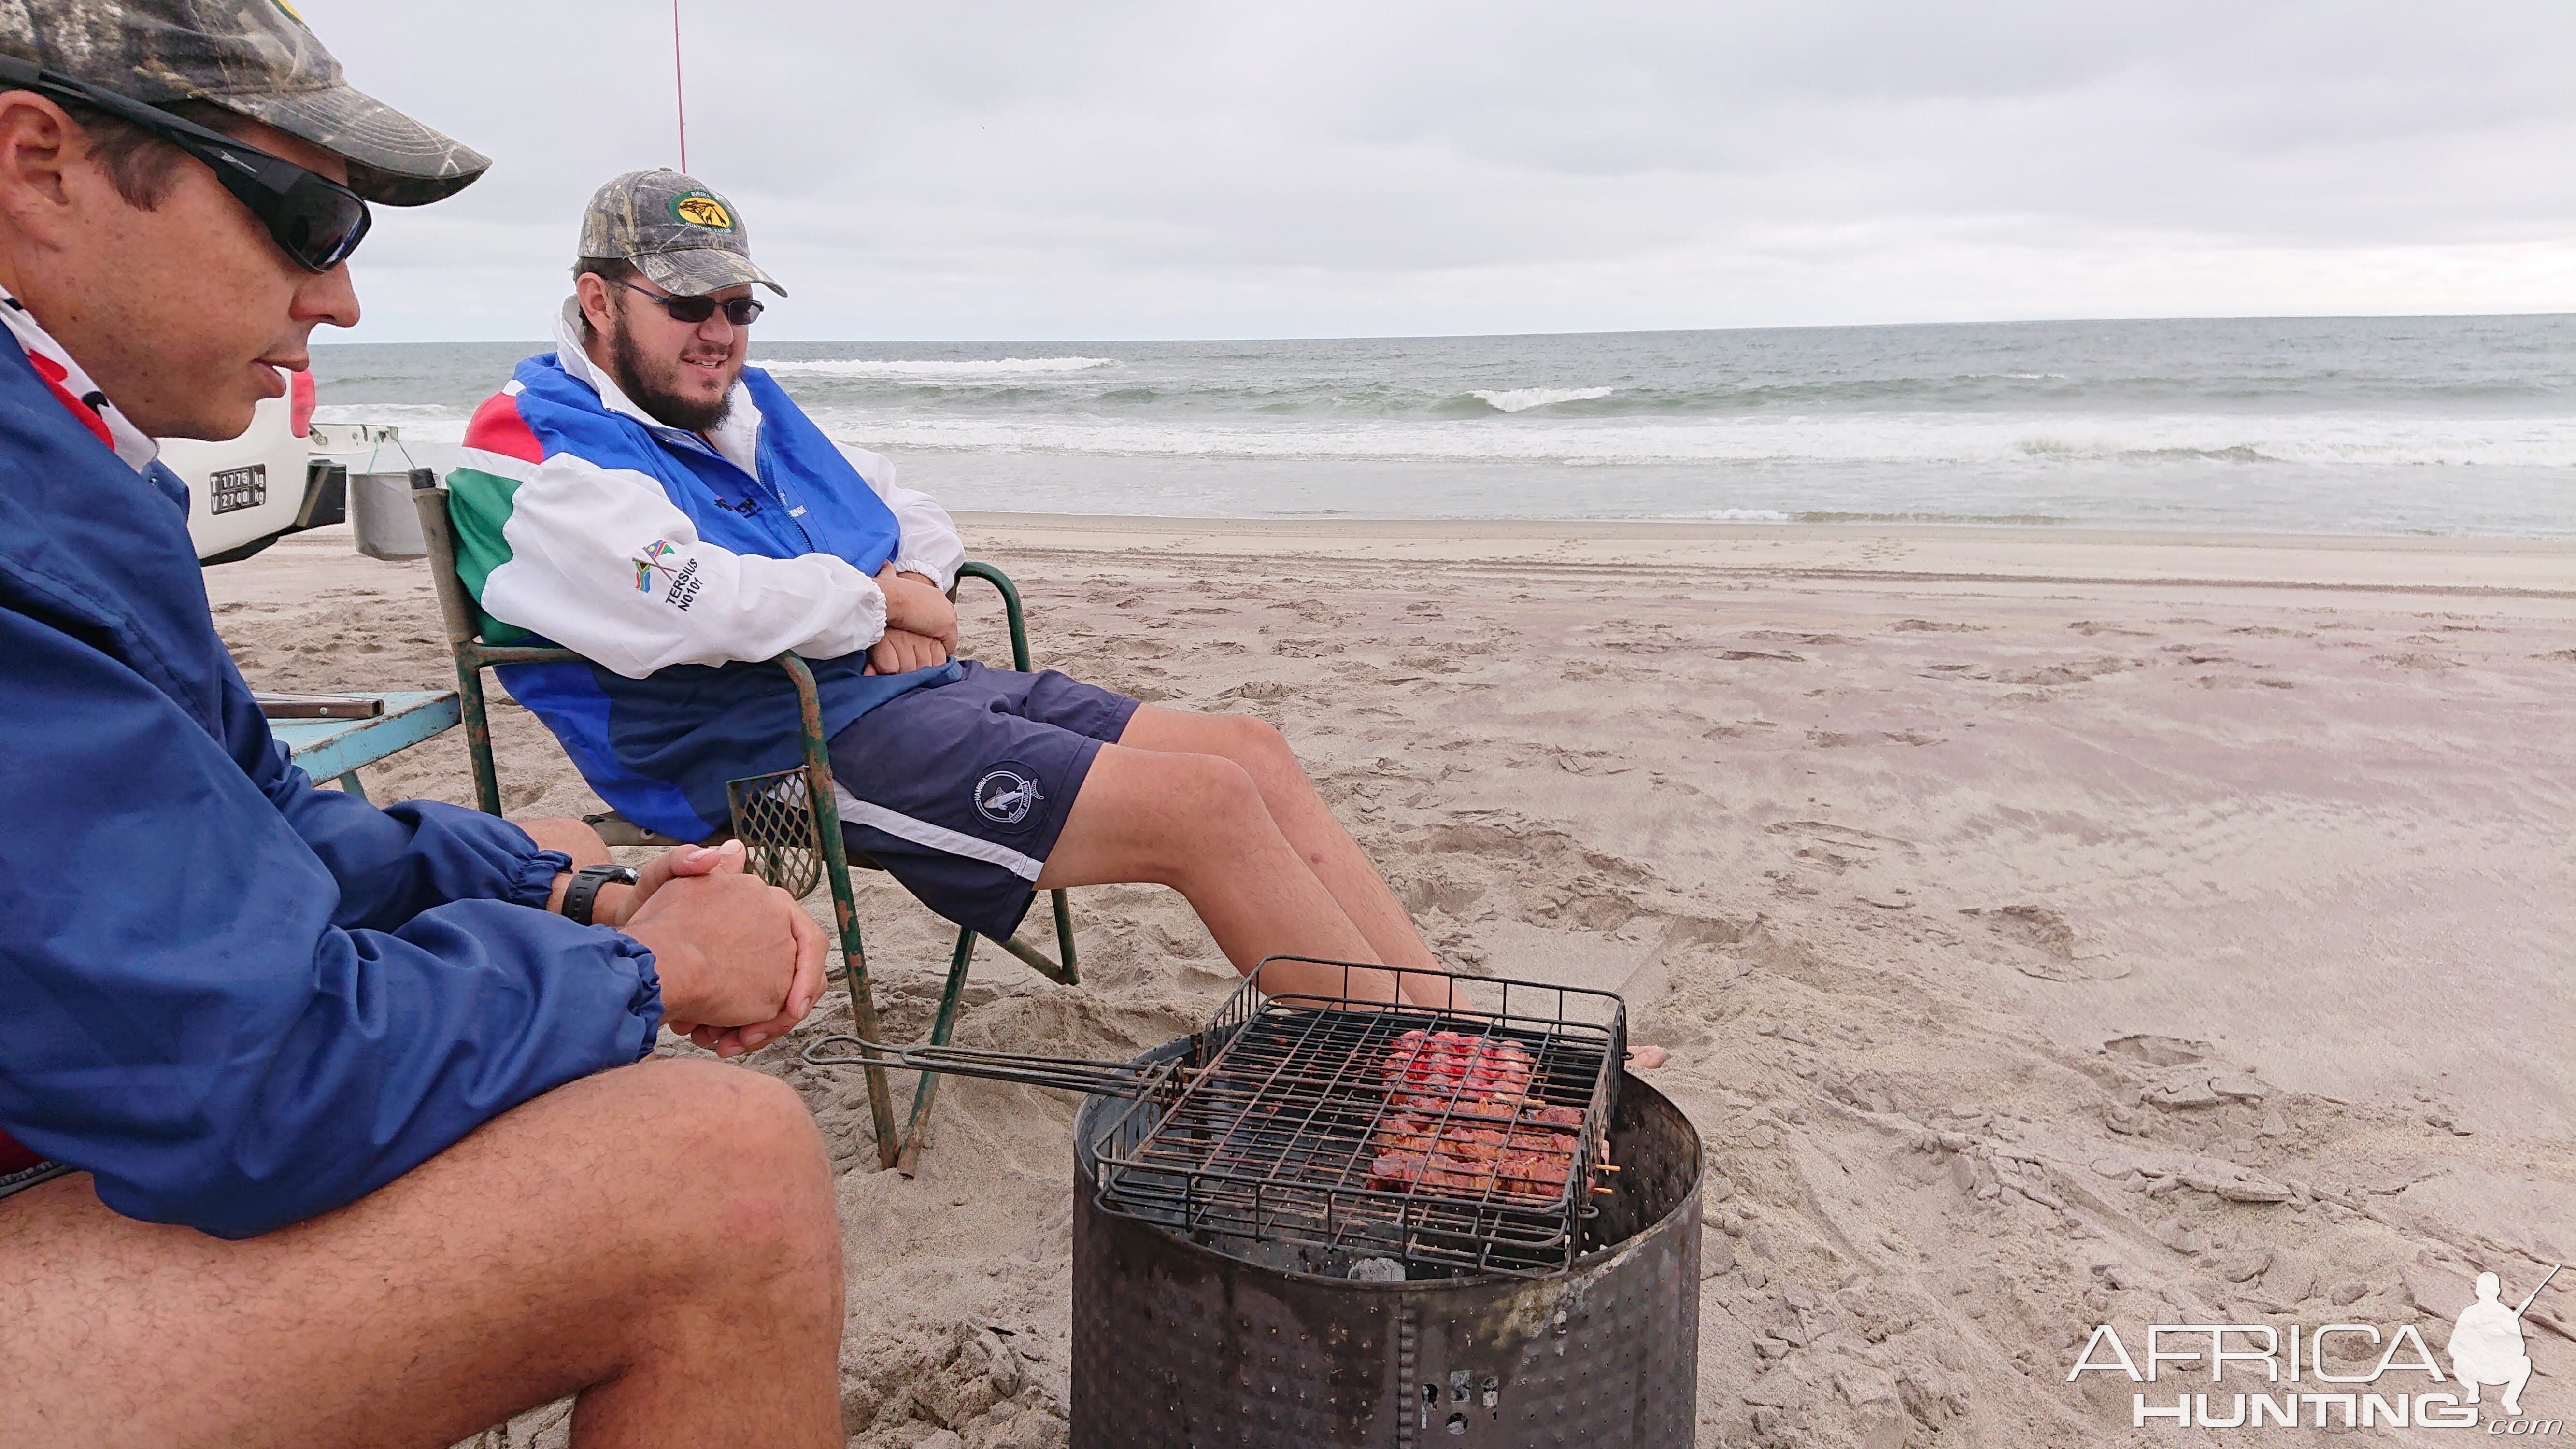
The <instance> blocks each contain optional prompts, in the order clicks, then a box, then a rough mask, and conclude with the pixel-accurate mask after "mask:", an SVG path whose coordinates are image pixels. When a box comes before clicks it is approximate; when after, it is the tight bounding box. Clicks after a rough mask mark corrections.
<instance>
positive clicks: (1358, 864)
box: [1118, 704, 1446, 1005]
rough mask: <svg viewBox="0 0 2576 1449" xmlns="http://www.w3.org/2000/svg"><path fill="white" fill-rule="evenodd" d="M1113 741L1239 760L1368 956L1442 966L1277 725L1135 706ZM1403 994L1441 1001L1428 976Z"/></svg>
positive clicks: (1242, 717)
mask: <svg viewBox="0 0 2576 1449" xmlns="http://www.w3.org/2000/svg"><path fill="white" fill-rule="evenodd" d="M1118 743H1120V744H1122V745H1125V746H1127V747H1128V748H1130V749H1141V750H1177V751H1183V752H1188V753H1195V754H1208V755H1219V756H1222V757H1224V758H1226V759H1229V760H1232V761H1234V762H1235V763H1236V764H1238V765H1241V766H1242V767H1243V769H1244V773H1246V774H1248V775H1250V776H1251V777H1252V780H1253V783H1254V784H1255V785H1257V786H1259V787H1260V790H1261V802H1262V804H1263V805H1264V806H1265V807H1266V808H1267V809H1268V810H1269V812H1270V818H1271V819H1272V820H1273V821H1274V822H1276V823H1277V825H1278V827H1279V833H1280V834H1282V835H1284V836H1286V837H1287V839H1288V842H1289V844H1290V845H1291V846H1292V847H1293V848H1295V850H1296V852H1297V856H1298V859H1299V860H1300V861H1302V862H1304V864H1305V867H1306V868H1307V869H1308V870H1310V871H1312V872H1313V873H1314V876H1315V879H1316V880H1318V881H1320V882H1322V883H1323V886H1324V889H1325V890H1327V891H1330V892H1331V893H1332V896H1333V899H1334V900H1335V901H1336V902H1338V903H1339V904H1340V906H1341V908H1342V914H1344V915H1346V916H1348V917H1349V918H1350V920H1351V924H1353V925H1355V926H1357V927H1358V928H1359V930H1360V934H1361V935H1363V936H1365V937H1367V938H1368V943H1369V946H1370V947H1371V948H1372V949H1373V950H1374V951H1375V952H1376V953H1377V954H1376V955H1375V957H1373V958H1372V959H1374V960H1378V961H1383V962H1385V963H1387V964H1388V965H1390V966H1407V967H1412V968H1413V969H1415V970H1421V971H1438V970H1441V969H1443V968H1442V967H1441V965H1440V962H1439V960H1438V958H1436V957H1434V956H1433V955H1432V954H1431V947H1430V945H1429V944H1428V943H1427V942H1425V941H1424V940H1423V939H1422V932H1421V931H1420V930H1419V929H1417V928H1416V927H1415V926H1414V924H1413V918H1412V917H1411V916H1408V915H1406V914H1405V911H1404V907H1403V906H1402V905H1400V904H1398V903H1397V901H1396V899H1395V893H1394V892H1393V891H1391V890H1388V889H1387V885H1386V877H1384V876H1382V875H1380V874H1378V869H1377V867H1376V866H1375V865H1374V864H1372V863H1370V861H1369V858H1368V855H1367V853H1366V852H1364V851H1362V850H1361V849H1360V846H1359V842H1358V841H1356V840H1353V839H1351V834H1350V832H1349V831H1347V830H1345V829H1343V828H1342V822H1341V821H1339V820H1337V819H1335V818H1334V817H1333V812H1332V809H1331V807H1329V806H1327V805H1326V804H1325V803H1324V801H1323V797H1322V796H1319V795H1317V794H1316V793H1315V785H1314V782H1313V781H1311V780H1309V779H1307V778H1306V770H1305V767H1304V766H1302V765H1300V764H1299V763H1298V762H1297V756H1296V753H1295V752H1294V751H1292V750H1290V749H1289V748H1288V742H1287V741H1286V740H1284V739H1281V738H1280V737H1279V731H1277V730H1276V729H1273V728H1271V726H1270V725H1269V723H1268V722H1266V721H1263V720H1259V719H1255V718H1253V717H1252V716H1250V715H1239V714H1191V713H1188V712H1186V711H1183V710H1176V709H1162V708H1159V707H1157V706H1155V705H1150V704H1149V705H1144V706H1142V707H1140V708H1139V709H1138V710H1137V711H1136V713H1135V715H1134V717H1133V718H1131V719H1129V720H1128V722H1127V731H1126V733H1125V734H1123V735H1121V736H1119V739H1118ZM1406 995H1407V996H1408V997H1410V998H1411V999H1413V1000H1415V1001H1418V1002H1421V1003H1422V1004H1425V1005H1434V1004H1446V1003H1445V1000H1435V998H1439V997H1440V996H1441V995H1442V994H1441V993H1439V992H1437V991H1435V990H1433V989H1432V983H1430V982H1427V981H1425V980H1422V979H1421V978H1414V979H1412V980H1409V981H1408V982H1407V983H1406Z"/></svg>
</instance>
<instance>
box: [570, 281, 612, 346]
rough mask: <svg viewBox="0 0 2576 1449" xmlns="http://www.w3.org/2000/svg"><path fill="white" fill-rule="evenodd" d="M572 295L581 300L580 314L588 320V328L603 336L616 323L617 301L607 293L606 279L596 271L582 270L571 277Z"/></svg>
mask: <svg viewBox="0 0 2576 1449" xmlns="http://www.w3.org/2000/svg"><path fill="white" fill-rule="evenodd" d="M572 291H573V296H574V297H576V298H578V299H579V300H580V302H581V315H582V316H583V317H584V318H586V319H588V320H589V322H590V330H591V331H592V332H593V333H595V334H597V335H598V336H601V337H605V336H607V335H608V334H609V332H610V331H611V330H612V329H614V328H615V326H616V325H617V303H616V301H615V299H613V298H611V297H610V296H609V295H608V279H607V278H605V277H602V276H601V275H600V274H599V273H597V272H584V273H582V274H581V275H580V276H579V277H576V278H574V279H573V284H572Z"/></svg>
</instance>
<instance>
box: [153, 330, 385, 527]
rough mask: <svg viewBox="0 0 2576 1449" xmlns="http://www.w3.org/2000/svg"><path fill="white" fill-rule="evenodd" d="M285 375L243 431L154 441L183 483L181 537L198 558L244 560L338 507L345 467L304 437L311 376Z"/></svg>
mask: <svg viewBox="0 0 2576 1449" xmlns="http://www.w3.org/2000/svg"><path fill="white" fill-rule="evenodd" d="M286 380H287V390H286V396H284V397H273V398H267V399H264V400H263V401H261V403H260V405H259V409H258V411H256V412H255V413H253V414H252V415H251V423H250V428H249V430H248V431H246V432H244V433H243V434H242V435H241V436H240V437H238V438H234V439H233V440H231V441H230V442H224V443H206V442H199V441H197V440H196V439H193V438H164V439H162V440H161V461H162V462H164V463H167V464H169V465H170V468H171V471H173V472H175V473H177V474H178V475H179V477H180V479H181V480H182V481H183V482H185V483H186V484H187V485H188V536H189V537H190V538H191V539H193V540H194V541H195V542H196V545H197V561H198V562H199V563H201V564H219V563H232V562H234V561H235V560H237V559H246V558H248V557H250V556H251V555H252V554H255V553H257V552H259V551H260V550H261V549H264V548H266V547H268V546H269V545H270V544H272V543H275V542H277V540H278V539H279V537H280V536H282V535H285V534H289V533H293V532H295V531H297V530H298V529H305V528H319V527H320V526H322V525H323V524H326V523H338V522H340V521H341V519H342V517H343V516H344V514H345V510H346V507H347V505H346V502H345V499H346V496H347V491H346V490H347V486H348V485H347V481H346V480H347V477H348V470H347V469H346V468H344V467H341V466H338V465H335V464H331V463H328V462H326V461H323V460H320V459H316V458H314V457H313V456H312V447H311V444H310V442H309V441H308V436H307V435H308V434H309V433H310V432H311V431H312V422H313V404H314V398H315V394H314V389H313V375H312V374H311V373H309V372H291V373H288V374H287V375H286Z"/></svg>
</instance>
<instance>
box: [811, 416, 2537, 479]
mask: <svg viewBox="0 0 2576 1449" xmlns="http://www.w3.org/2000/svg"><path fill="white" fill-rule="evenodd" d="M817 421H819V422H821V423H822V424H823V425H824V427H825V428H826V429H827V430H828V431H830V432H832V433H833V434H834V435H835V436H839V437H844V438H849V439H852V440H854V441H862V442H864V444H865V445H866V446H868V447H872V448H876V449H879V450H880V451H892V450H897V449H905V448H919V449H938V450H943V451H946V450H957V451H993V452H1005V453H1070V454H1083V455H1093V456H1101V455H1111V456H1128V457H1138V458H1191V459H1197V458H1207V459H1229V458H1230V459H1247V460H1265V461H1267V460H1284V459H1311V460H1318V461H1383V462H1459V463H1554V464H1561V465H1572V466H1593V467H1603V466H1607V467H1617V466H1622V465H1638V464H1646V465H1656V464H1666V465H1668V464H1694V463H1698V464H1707V463H1720V464H1746V465H1762V466H1774V467H1799V466H1812V465H1819V464H1828V465H1871V464H1879V465H1886V464H1897V465H1911V466H1923V465H1939V466H1964V467H1971V468H1978V469H1991V470H2000V471H2009V472H2014V473H2028V472H2031V471H2033V470H2040V471H2047V470H2051V469H2062V468H2065V467H2068V466H2070V465H2074V466H2092V467H2105V466H2116V467H2122V468H2130V467H2140V466H2148V467H2153V466H2159V465H2161V466H2168V467H2190V468H2210V467H2239V468H2242V467H2263V466H2267V465H2270V466H2277V465H2280V464H2296V465H2303V466H2305V467H2308V468H2337V467H2344V466H2350V465H2365V466H2382V467H2385V466H2435V467H2462V466H2522V467H2533V466H2538V467H2566V466H2568V465H2570V464H2571V463H2576V418H2567V419H2515V420H2498V421H2494V422H2485V421H2481V420H2476V419H2460V418H2422V417H2411V416H2405V415H2389V414H2377V415H2343V416H2330V415H2310V416H2305V417H2278V416H2276V417H2254V418H2248V417H2240V416H2234V415H2226V414H2202V415H2170V416H2164V417H2138V418H2112V417H2097V418H2064V417H2046V418H2041V417H2029V416H2023V417H1998V416H1975V415H1970V416H1961V415H1956V414H1893V413H1881V414H1870V415H1862V416H1852V415H1813V416H1771V417H1756V418H1733V419H1723V420H1718V419H1711V420H1701V421H1693V422H1687V423H1677V422H1667V421H1661V420H1657V421H1651V422H1649V421H1643V420H1629V419H1567V420H1563V421H1554V422H1533V423H1532V424H1531V425H1527V426H1520V427H1512V428H1494V427H1491V426H1487V425H1484V424H1480V423H1478V422H1475V421H1472V420H1464V419H1461V420H1451V421H1419V420H1415V421H1403V422H1366V423H1361V422H1317V421H1300V422H1298V423H1295V424H1287V423H1281V424H1274V425H1262V424H1255V423H1187V422H1178V421H1172V422H1159V421H1158V422H1145V421H1136V420H1129V419H1103V418H1073V417H1064V416H1058V417H1050V418H1026V417H990V416H986V417H960V416H947V417H939V416H914V415H905V416H894V417H890V416H880V415H870V414H866V413H863V412H861V411H858V410H851V409H829V410H826V411H824V412H823V413H821V414H820V415H819V416H818V418H817Z"/></svg>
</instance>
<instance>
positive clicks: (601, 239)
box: [580, 170, 787, 297]
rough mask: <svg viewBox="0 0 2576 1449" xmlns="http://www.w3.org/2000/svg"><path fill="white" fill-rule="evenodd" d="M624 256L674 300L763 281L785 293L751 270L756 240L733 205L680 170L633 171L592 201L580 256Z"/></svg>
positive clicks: (583, 221)
mask: <svg viewBox="0 0 2576 1449" xmlns="http://www.w3.org/2000/svg"><path fill="white" fill-rule="evenodd" d="M580 254H581V255H582V256H585V257H623V258H624V259H626V260H627V261H630V262H633V263H634V264H635V269H636V270H637V271H639V272H642V273H643V274H644V279H645V280H646V281H649V282H651V283H652V284H653V285H654V286H657V287H659V288H661V289H662V290H663V291H665V292H669V293H671V294H672V295H673V296H676V297H700V296H704V295H706V294H707V293H709V292H716V291H722V290H723V289H724V288H727V287H739V286H741V285H743V284H744V283H746V282H758V283H759V284H761V285H762V286H764V287H767V288H768V289H769V290H771V291H773V292H776V293H777V294H778V295H780V296H782V297H784V296H786V295H787V289H786V288H785V287H782V286H780V285H778V283H777V282H776V281H774V280H772V279H771V277H770V275H769V274H768V273H767V272H764V271H762V270H761V269H760V268H758V267H755V266H753V265H752V264H751V233H749V232H747V231H745V230H744V229H743V225H742V213H741V212H738V211H736V210H734V209H733V203H732V202H730V201H727V200H725V199H724V198H723V197H721V196H718V195H717V194H716V193H714V192H712V191H710V190H708V189H707V186H706V183H705V182H702V181H700V180H698V179H697V178H696V177H694V176H684V175H682V174H681V173H679V172H677V171H670V170H663V171H629V172H627V173H626V174H625V175H623V176H620V177H618V178H617V179H615V180H614V181H611V182H609V183H608V184H607V185H605V186H603V187H601V188H599V189H598V190H597V191H594V192H592V193H591V194H590V206H589V208H588V209H587V210H585V211H583V212H582V214H581V253H580Z"/></svg>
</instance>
